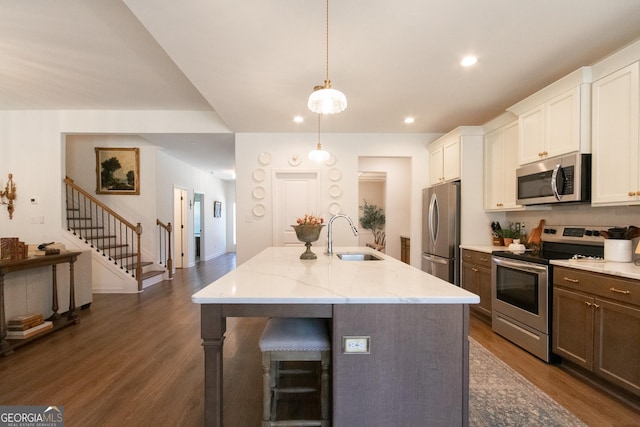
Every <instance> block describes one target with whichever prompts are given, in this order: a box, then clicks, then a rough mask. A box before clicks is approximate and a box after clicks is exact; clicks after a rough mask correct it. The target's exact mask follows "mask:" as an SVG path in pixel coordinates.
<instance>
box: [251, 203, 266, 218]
mask: <svg viewBox="0 0 640 427" xmlns="http://www.w3.org/2000/svg"><path fill="white" fill-rule="evenodd" d="M266 211H267V208H265V207H264V205H263V204H262V203H258V204H257V205H255V206H254V207H253V214H254V215H255V216H257V217H260V216H264V214H265V212H266Z"/></svg>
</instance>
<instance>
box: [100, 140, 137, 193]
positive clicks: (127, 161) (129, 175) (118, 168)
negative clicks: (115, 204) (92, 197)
mask: <svg viewBox="0 0 640 427" xmlns="http://www.w3.org/2000/svg"><path fill="white" fill-rule="evenodd" d="M95 151H96V194H130V195H139V194H140V149H139V148H137V147H134V148H119V147H96V148H95Z"/></svg>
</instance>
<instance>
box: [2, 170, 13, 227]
mask: <svg viewBox="0 0 640 427" xmlns="http://www.w3.org/2000/svg"><path fill="white" fill-rule="evenodd" d="M5 199H7V200H6V201H5ZM15 199H16V184H15V183H14V182H13V174H11V173H10V174H9V181H7V185H5V187H4V191H2V192H0V204H1V205H7V210H8V211H9V219H13V201H14V200H15Z"/></svg>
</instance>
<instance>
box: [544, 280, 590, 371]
mask: <svg viewBox="0 0 640 427" xmlns="http://www.w3.org/2000/svg"><path fill="white" fill-rule="evenodd" d="M593 302H594V300H593V298H591V297H588V296H585V295H582V294H579V293H576V292H571V291H567V290H565V289H561V288H558V287H556V288H554V289H553V352H554V353H555V354H557V355H558V356H561V357H563V358H565V359H567V360H570V361H572V362H574V363H576V364H577V365H579V366H582V367H583V368H585V369H588V370H592V369H593Z"/></svg>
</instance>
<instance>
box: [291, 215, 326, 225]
mask: <svg viewBox="0 0 640 427" xmlns="http://www.w3.org/2000/svg"><path fill="white" fill-rule="evenodd" d="M296 222H297V224H298V225H311V226H317V225H321V224H322V223H324V218H322V217H317V216H314V215H311V214H304V217H302V218H298V219H297V220H296Z"/></svg>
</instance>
